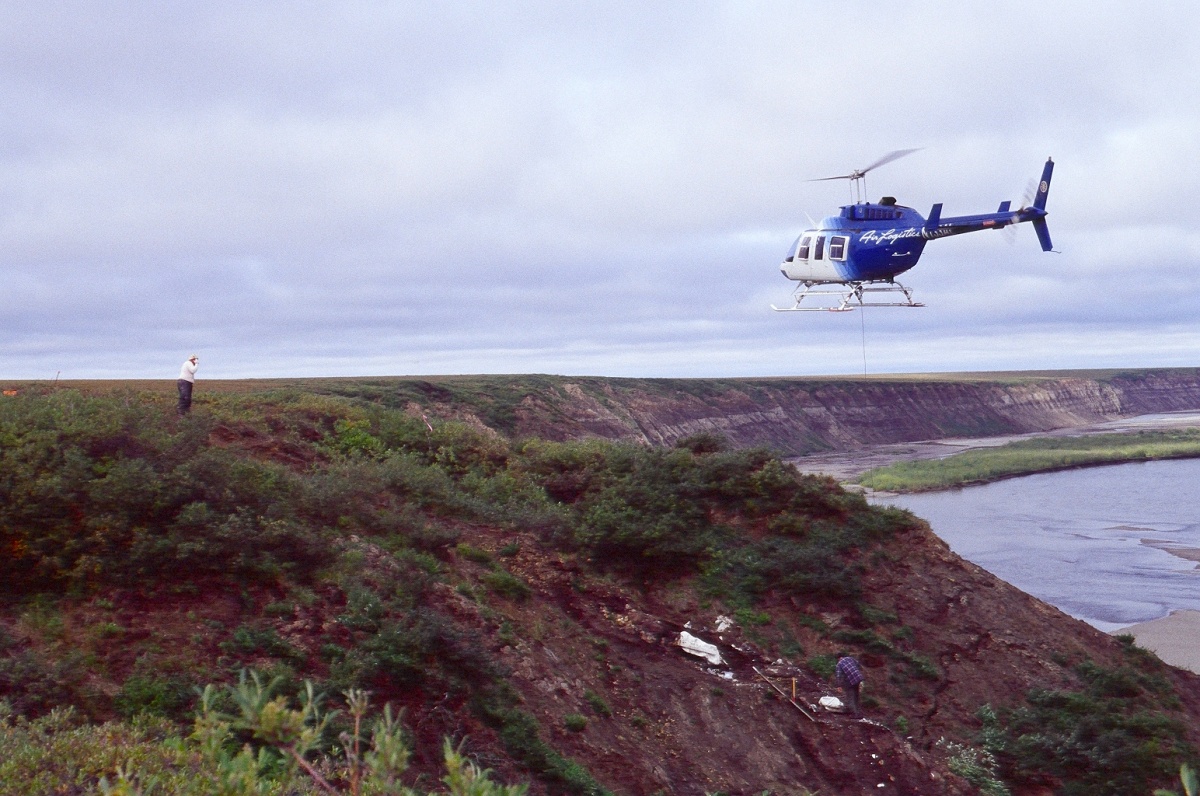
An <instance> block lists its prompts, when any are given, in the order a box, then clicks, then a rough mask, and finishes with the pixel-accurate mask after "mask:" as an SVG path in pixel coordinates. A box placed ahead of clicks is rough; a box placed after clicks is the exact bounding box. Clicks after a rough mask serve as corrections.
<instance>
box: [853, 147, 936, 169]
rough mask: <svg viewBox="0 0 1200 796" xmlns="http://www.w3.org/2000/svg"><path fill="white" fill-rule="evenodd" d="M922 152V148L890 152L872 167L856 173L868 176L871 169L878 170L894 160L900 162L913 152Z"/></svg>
mask: <svg viewBox="0 0 1200 796" xmlns="http://www.w3.org/2000/svg"><path fill="white" fill-rule="evenodd" d="M920 150H921V147H917V148H916V149H897V150H896V151H895V152H888V153H887V154H886V155H884V156H883V157H881V158H880V159H879V160H877V161H875V162H874V163H872V164H871V165H870V166H867V167H866V168H865V169H859V170H858V171H856V172H855V174H866V173H867V172H868V171H870V170H871V169H877V168H879V167H880V166H882V165H883V164H885V163H891V162H892V161H893V160H899V159H900V158H902V157H904V156H905V155H911V154H912V153H913V152H919V151H920Z"/></svg>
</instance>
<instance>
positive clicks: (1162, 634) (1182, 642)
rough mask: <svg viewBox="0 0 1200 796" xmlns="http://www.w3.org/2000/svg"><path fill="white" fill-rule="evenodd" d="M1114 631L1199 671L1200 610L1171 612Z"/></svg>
mask: <svg viewBox="0 0 1200 796" xmlns="http://www.w3.org/2000/svg"><path fill="white" fill-rule="evenodd" d="M1114 633H1115V634H1118V635H1119V634H1129V635H1131V636H1133V638H1134V639H1135V640H1136V641H1137V645H1138V646H1139V647H1141V648H1143V649H1148V650H1150V651H1151V652H1153V653H1154V654H1155V655H1157V656H1158V657H1159V658H1161V659H1162V660H1163V662H1164V663H1169V664H1171V665H1172V666H1176V667H1178V668H1180V669H1187V670H1188V671H1191V672H1196V673H1197V674H1200V611H1172V612H1171V613H1170V614H1169V615H1167V616H1164V617H1162V618H1161V619H1152V620H1150V621H1149V622H1139V623H1138V624H1136V625H1130V626H1129V627H1123V628H1121V629H1120V630H1116V631H1114Z"/></svg>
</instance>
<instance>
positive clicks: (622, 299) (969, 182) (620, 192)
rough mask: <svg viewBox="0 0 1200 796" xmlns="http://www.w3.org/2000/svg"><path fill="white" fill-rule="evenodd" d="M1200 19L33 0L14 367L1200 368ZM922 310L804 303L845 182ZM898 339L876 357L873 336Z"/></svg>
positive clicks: (15, 147) (1119, 7)
mask: <svg viewBox="0 0 1200 796" xmlns="http://www.w3.org/2000/svg"><path fill="white" fill-rule="evenodd" d="M1198 120H1200V6H1197V5H1196V4H1194V3H1192V2H1158V3H1153V4H1134V3H1129V2H1096V1H1095V0H1088V2H1049V3H1047V2H1036V3H1034V2H1021V1H1016V2H1013V1H1011V0H1010V2H1007V3H1003V4H999V5H997V4H994V3H988V4H982V3H963V2H960V1H955V2H928V3H917V2H895V3H888V4H875V3H845V2H836V3H835V2H780V3H771V2H761V3H760V2H731V3H645V2H628V3H622V2H603V3H561V2H545V3H537V2H528V3H509V2H502V1H501V2H486V3H484V2H479V3H455V2H439V3H416V2H354V1H353V0H343V1H342V2H337V3H317V2H290V3H274V2H248V3H245V2H239V3H225V2H209V3H202V2H187V0H181V2H174V3H158V2H155V3H150V2H144V3H139V2H124V3H122V2H95V3H79V2H61V3H58V2H56V3H27V2H12V1H10V0H5V1H4V2H0V378H7V379H43V378H46V379H52V378H54V377H55V376H56V375H57V374H59V373H61V377H62V378H64V379H68V378H168V379H171V378H174V377H175V376H176V375H177V373H178V369H179V365H180V363H181V362H182V360H183V359H184V358H185V357H186V356H187V355H188V354H189V353H192V352H195V353H197V354H199V355H200V371H199V377H200V378H201V379H203V378H242V377H274V376H355V375H412V374H446V373H557V374H567V375H585V374H587V375H608V376H786V375H810V374H838V373H862V372H863V371H864V367H865V368H866V370H867V371H869V372H871V373H891V372H914V371H947V370H995V369H1004V370H1024V369H1046V368H1082V367H1148V366H1173V365H1188V366H1195V365H1200V355H1198V354H1200V324H1198V322H1197V319H1198V318H1200V267H1198V266H1200V232H1198V231H1197V230H1198V228H1200V217H1197V216H1196V213H1195V212H1194V211H1193V207H1194V205H1195V204H1196V202H1197V200H1198V199H1200V158H1198V151H1197V147H1198V144H1200V121H1198ZM910 147H921V150H920V151H919V152H916V153H914V154H912V155H909V156H908V157H906V158H903V159H901V160H897V161H895V162H893V163H891V164H888V165H886V166H884V167H882V168H880V169H878V170H877V171H873V172H872V173H871V174H870V176H869V177H868V184H867V187H868V192H869V194H870V196H871V197H872V198H874V199H878V197H879V195H881V194H884V193H886V194H889V195H894V196H896V197H897V198H898V199H899V201H900V202H901V203H902V204H906V205H910V206H912V207H914V208H916V209H917V210H919V211H920V212H921V213H922V214H927V213H928V211H929V207H930V205H932V204H933V203H934V202H939V201H940V202H943V203H944V205H945V210H944V212H945V214H946V215H961V214H966V213H977V212H987V211H991V210H994V209H995V208H996V205H997V204H998V203H999V202H1000V201H1001V200H1003V199H1010V200H1013V201H1014V206H1015V205H1016V204H1019V203H1020V202H1021V200H1022V197H1023V195H1024V194H1025V192H1026V190H1027V186H1028V184H1029V182H1030V181H1031V180H1033V179H1034V178H1036V177H1037V176H1038V175H1039V174H1040V172H1041V168H1042V165H1043V163H1044V162H1045V160H1046V158H1047V156H1053V157H1054V160H1055V163H1056V171H1055V175H1054V182H1053V186H1052V188H1051V191H1050V198H1049V204H1048V209H1049V211H1050V215H1049V226H1050V231H1051V233H1052V235H1053V238H1054V243H1055V248H1056V249H1058V250H1060V251H1061V253H1060V254H1045V253H1043V252H1042V251H1041V249H1040V247H1039V246H1038V243H1037V238H1036V236H1035V235H1034V232H1033V230H1032V228H1031V227H1030V225H1028V224H1025V225H1021V227H1020V228H1019V230H1018V232H1017V234H1016V235H1011V236H1010V235H1008V234H1006V233H996V232H982V233H977V234H972V235H963V236H959V237H955V238H949V239H945V240H938V241H933V242H931V243H930V244H929V245H928V246H927V247H926V249H925V253H924V255H923V257H922V260H921V262H920V263H919V264H918V265H917V267H916V268H914V269H913V270H912V271H910V272H909V273H908V274H906V276H905V277H904V278H903V281H904V282H905V283H906V284H909V285H910V286H912V287H913V288H914V289H915V291H916V297H917V299H918V300H920V301H923V302H925V304H926V305H927V306H926V307H925V308H923V309H875V310H871V311H868V312H866V313H858V312H855V313H844V314H832V313H774V312H771V310H770V305H771V304H772V303H776V304H780V305H783V304H786V303H787V302H788V298H789V295H790V293H791V291H792V289H793V287H794V283H791V282H788V281H787V280H786V279H784V277H783V276H782V275H781V274H780V272H779V262H780V260H781V259H782V257H783V256H784V255H785V253H786V250H787V249H788V247H789V246H790V244H791V243H792V241H793V240H794V239H795V237H796V235H797V234H798V233H799V232H800V231H801V230H803V229H804V228H806V227H807V226H809V222H808V217H809V216H811V217H813V218H818V219H819V218H820V217H822V216H825V215H828V214H830V213H832V212H835V211H836V209H837V207H838V205H840V204H845V203H846V202H847V201H848V200H849V198H850V194H849V190H848V187H847V186H846V184H845V183H840V182H807V181H806V180H809V179H811V178H816V177H825V176H829V175H833V174H842V173H846V172H847V171H850V170H851V169H854V168H858V167H862V166H864V165H866V164H868V163H871V162H872V161H874V160H875V159H877V158H878V157H879V156H881V155H883V154H884V153H886V152H889V151H891V150H895V149H904V148H910ZM864 342H865V347H864Z"/></svg>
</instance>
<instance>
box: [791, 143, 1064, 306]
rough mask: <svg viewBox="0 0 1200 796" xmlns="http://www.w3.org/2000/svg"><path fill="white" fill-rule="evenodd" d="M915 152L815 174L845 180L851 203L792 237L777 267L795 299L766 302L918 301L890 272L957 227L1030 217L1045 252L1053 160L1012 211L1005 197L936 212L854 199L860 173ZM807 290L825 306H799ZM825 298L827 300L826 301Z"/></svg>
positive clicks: (861, 187) (995, 225)
mask: <svg viewBox="0 0 1200 796" xmlns="http://www.w3.org/2000/svg"><path fill="white" fill-rule="evenodd" d="M916 151H917V150H915V149H901V150H897V151H896V152H889V153H888V154H886V155H884V156H883V157H882V158H880V159H879V160H877V161H875V162H874V163H872V164H871V165H870V166H867V167H866V168H863V169H858V170H857V171H853V172H851V173H849V174H843V175H840V176H837V177H823V178H821V179H822V180H849V181H850V184H851V190H852V193H851V199H852V200H853V201H854V204H849V205H845V206H843V207H842V209H841V212H840V213H839V214H838V215H836V216H829V217H828V218H825V219H823V220H822V221H821V223H820V224H819V225H818V226H817V228H816V229H810V230H808V231H807V232H805V233H804V234H802V235H801V236H800V237H798V238H796V242H795V243H793V244H792V248H791V249H790V250H789V251H788V255H787V259H785V260H784V261H783V263H782V264H781V265H780V266H779V269H780V270H781V271H782V272H783V275H784V276H786V277H787V278H788V279H791V280H794V281H796V282H799V283H800V285H799V286H798V287H797V288H796V290H795V293H794V294H793V295H794V297H795V303H794V304H793V305H792V306H790V307H776V306H774V305H772V307H771V309H773V310H775V311H776V312H821V311H825V312H849V311H850V310H853V309H857V308H859V307H923V306H925V305H923V304H919V303H916V302H914V301H913V298H912V288H908V287H905V286H904V285H901V284H900V283H899V282H897V281H896V277H897V276H899V275H900V274H902V273H904V272H905V271H907V270H908V269H910V268H912V267H913V266H914V265H916V264H917V260H918V259H920V257H921V252H922V251H923V250H924V249H925V243H926V242H927V241H931V240H934V239H936V238H945V237H949V236H950V235H961V234H963V233H964V232H976V231H978V230H983V229H1003V228H1004V227H1008V226H1012V225H1013V224H1020V223H1022V222H1024V221H1031V222H1033V228H1034V230H1035V231H1036V232H1037V236H1038V241H1039V242H1040V243H1041V244H1042V250H1043V251H1053V245H1052V244H1051V242H1050V229H1049V227H1047V226H1046V196H1047V194H1048V193H1049V192H1050V177H1051V175H1052V174H1053V173H1054V160H1053V159H1050V158H1048V159H1047V160H1046V166H1045V168H1043V169H1042V179H1041V180H1040V181H1039V182H1038V186H1037V190H1036V193H1034V194H1033V201H1032V203H1030V204H1028V206H1024V207H1021V208H1019V209H1017V210H1013V209H1011V205H1012V203H1011V202H1008V201H1004V202H1001V203H1000V209H999V210H997V211H996V212H995V213H981V214H979V215H974V216H954V217H952V218H942V205H941V203H940V202H939V203H938V204H935V205H934V206H933V209H932V210H930V211H929V218H922V217H921V214H920V213H918V212H917V211H916V210H913V209H912V208H911V207H904V206H903V205H898V204H896V200H895V199H894V198H893V197H891V196H885V197H883V198H882V199H880V200H879V203H878V204H875V203H872V202H864V201H862V198H863V195H864V193H865V190H866V176H867V172H869V171H870V170H871V169H874V168H878V167H879V166H882V165H883V164H885V163H890V162H892V161H893V160H895V159H897V158H900V157H903V156H905V155H907V154H909V153H912V152H916ZM817 181H818V180H813V181H812V182H817ZM835 286H836V287H835ZM869 293H901V294H903V296H904V301H868V300H866V298H865V294H869ZM809 297H814V298H815V300H816V301H817V302H822V301H824V302H826V306H815V305H813V304H812V303H810V305H808V306H801V304H802V302H803V301H804V300H805V299H806V298H809ZM897 298H898V297H897ZM830 300H832V306H829V305H828V304H829V303H830Z"/></svg>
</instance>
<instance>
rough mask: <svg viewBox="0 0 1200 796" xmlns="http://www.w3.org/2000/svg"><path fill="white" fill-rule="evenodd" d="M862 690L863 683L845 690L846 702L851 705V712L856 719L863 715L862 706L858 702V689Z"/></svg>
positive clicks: (847, 687)
mask: <svg viewBox="0 0 1200 796" xmlns="http://www.w3.org/2000/svg"><path fill="white" fill-rule="evenodd" d="M860 688H862V683H855V684H854V685H848V686H846V687H845V688H844V689H843V690H844V691H845V693H846V702H848V703H849V704H850V712H851V713H853V714H854V715H855V716H856V717H857V716H861V715H862V705H861V703H860V702H859V700H858V697H859V694H858V689H860Z"/></svg>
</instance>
